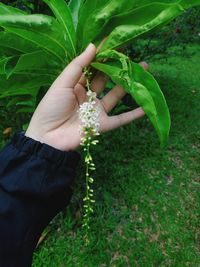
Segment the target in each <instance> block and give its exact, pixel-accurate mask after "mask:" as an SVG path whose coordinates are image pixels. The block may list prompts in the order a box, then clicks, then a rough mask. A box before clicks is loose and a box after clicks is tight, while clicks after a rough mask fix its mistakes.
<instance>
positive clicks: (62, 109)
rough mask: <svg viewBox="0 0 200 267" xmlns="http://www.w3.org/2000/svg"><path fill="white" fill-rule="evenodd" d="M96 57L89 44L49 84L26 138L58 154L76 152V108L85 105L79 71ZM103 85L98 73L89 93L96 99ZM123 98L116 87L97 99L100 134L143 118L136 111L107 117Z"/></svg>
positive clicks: (77, 132) (91, 45)
mask: <svg viewBox="0 0 200 267" xmlns="http://www.w3.org/2000/svg"><path fill="white" fill-rule="evenodd" d="M96 53H97V49H96V47H95V46H94V45H93V44H90V45H89V46H88V47H87V49H86V50H85V51H84V52H83V53H82V54H81V55H79V56H78V57H77V58H75V59H74V60H73V61H72V62H71V63H70V64H69V65H68V66H67V67H66V68H65V69H64V70H63V72H62V73H61V74H60V75H59V76H58V78H57V79H56V80H55V81H54V82H53V84H52V85H51V87H50V88H49V90H48V91H47V93H46V94H45V96H44V97H43V99H42V100H41V102H40V103H39V105H38V106H37V108H36V110H35V112H34V114H33V116H32V118H31V121H30V124H29V127H28V129H27V131H26V133H25V135H26V136H27V137H30V138H32V139H34V140H37V141H40V142H41V143H46V144H48V145H50V146H52V147H54V148H57V149H59V150H62V151H69V150H76V149H77V148H78V147H79V145H80V138H81V135H80V132H79V125H80V121H79V117H78V112H77V111H78V109H79V105H81V104H82V103H83V102H85V101H87V96H86V88H85V79H84V76H83V69H84V67H87V66H89V64H90V63H91V62H92V60H93V59H94V58H95V55H96ZM141 65H142V64H141ZM143 67H144V68H145V66H143ZM106 82H107V77H106V76H105V75H103V74H100V73H98V74H97V75H96V76H95V77H94V79H93V80H92V81H91V90H92V91H94V92H96V93H97V95H99V94H100V93H101V92H102V91H103V90H104V87H105V84H106ZM125 94H126V92H125V91H124V89H123V88H121V87H120V86H118V85H116V86H115V87H114V88H113V89H112V90H110V91H109V92H108V93H107V94H106V95H105V96H104V97H103V98H102V99H97V105H99V107H100V110H101V113H100V133H103V132H107V131H111V130H114V129H116V128H118V127H121V126H123V125H126V124H129V123H131V122H132V121H134V120H136V119H139V118H141V117H143V116H144V115H145V113H144V111H143V110H142V108H137V109H134V110H132V111H129V112H125V113H122V114H120V115H115V116H108V112H109V111H111V110H112V109H113V108H114V107H115V105H116V104H117V103H118V101H119V100H120V99H122V97H124V96H125Z"/></svg>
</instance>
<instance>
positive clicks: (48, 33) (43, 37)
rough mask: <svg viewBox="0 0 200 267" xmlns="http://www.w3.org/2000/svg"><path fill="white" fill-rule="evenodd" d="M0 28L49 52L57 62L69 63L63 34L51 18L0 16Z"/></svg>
mask: <svg viewBox="0 0 200 267" xmlns="http://www.w3.org/2000/svg"><path fill="white" fill-rule="evenodd" d="M0 26H2V27H3V28H5V30H6V31H8V32H12V33H14V34H17V35H18V36H20V37H21V38H23V39H25V40H27V41H29V42H30V43H32V44H35V45H36V46H37V47H40V48H43V49H45V50H47V51H49V52H50V53H51V54H53V55H54V56H55V57H56V58H57V60H58V61H60V62H63V63H66V62H69V59H68V58H67V50H66V47H65V40H64V33H63V32H62V29H61V28H60V25H59V24H58V22H57V21H56V20H55V19H54V18H53V17H49V16H46V15H2V16H0Z"/></svg>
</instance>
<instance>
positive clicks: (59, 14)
mask: <svg viewBox="0 0 200 267" xmlns="http://www.w3.org/2000/svg"><path fill="white" fill-rule="evenodd" d="M43 1H44V2H45V3H46V4H47V5H48V6H49V7H50V8H51V10H52V11H53V13H54V15H55V16H56V18H57V20H58V22H59V23H60V25H61V26H62V28H63V30H64V32H65V39H66V48H67V49H69V50H68V53H69V54H70V56H71V58H70V59H72V58H73V57H75V56H76V35H75V29H74V25H73V20H72V15H71V12H70V10H69V7H68V5H67V3H66V1H64V0H43Z"/></svg>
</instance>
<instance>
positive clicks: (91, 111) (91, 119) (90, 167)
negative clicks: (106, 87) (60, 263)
mask: <svg viewBox="0 0 200 267" xmlns="http://www.w3.org/2000/svg"><path fill="white" fill-rule="evenodd" d="M84 75H85V78H86V88H87V97H88V101H87V102H84V103H83V104H82V105H80V107H79V110H78V113H79V119H80V124H81V125H80V134H81V136H82V137H81V143H80V144H81V145H82V146H83V150H84V154H85V165H86V195H85V197H84V199H83V201H84V205H83V207H84V215H83V225H82V226H83V227H84V228H85V230H86V232H85V237H84V238H85V242H86V244H88V243H89V238H88V230H89V229H90V225H89V224H90V218H91V214H92V213H93V212H94V210H93V208H92V206H93V203H94V202H95V200H94V199H93V189H92V188H91V185H92V183H93V182H94V179H93V178H92V177H91V176H92V175H91V174H90V173H91V171H94V170H95V164H94V162H93V159H92V155H91V153H90V147H91V146H92V145H96V144H97V143H98V142H99V141H98V140H97V139H96V138H94V137H96V136H98V135H99V134H100V133H99V128H100V123H99V117H100V108H99V106H98V104H97V101H96V93H95V92H93V91H92V90H91V89H90V81H89V77H90V73H89V71H88V69H85V71H84Z"/></svg>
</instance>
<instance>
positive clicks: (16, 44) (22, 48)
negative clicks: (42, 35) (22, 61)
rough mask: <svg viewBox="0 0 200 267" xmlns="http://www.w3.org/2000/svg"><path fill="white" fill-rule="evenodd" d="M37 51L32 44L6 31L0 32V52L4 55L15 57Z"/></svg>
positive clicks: (36, 47)
mask: <svg viewBox="0 0 200 267" xmlns="http://www.w3.org/2000/svg"><path fill="white" fill-rule="evenodd" d="M36 50H38V46H37V45H35V44H34V43H32V42H30V41H28V40H26V39H23V38H21V37H19V36H18V35H16V34H14V33H10V32H6V31H1V32H0V51H3V52H4V53H5V54H6V55H17V54H21V53H29V52H33V51H36Z"/></svg>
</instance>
